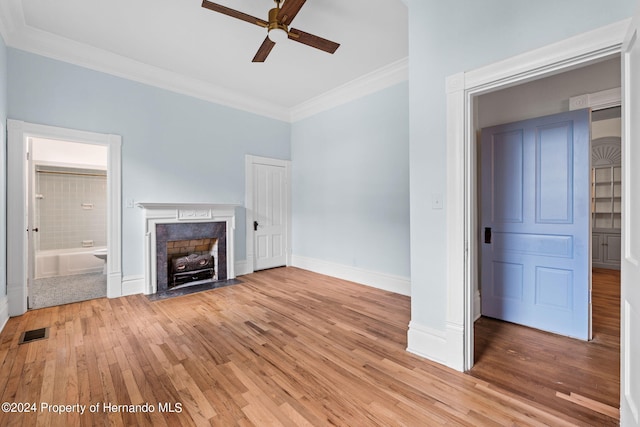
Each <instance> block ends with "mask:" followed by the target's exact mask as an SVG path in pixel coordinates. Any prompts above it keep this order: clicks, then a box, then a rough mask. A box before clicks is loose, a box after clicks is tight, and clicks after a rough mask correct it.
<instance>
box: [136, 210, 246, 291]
mask: <svg viewBox="0 0 640 427" xmlns="http://www.w3.org/2000/svg"><path fill="white" fill-rule="evenodd" d="M137 206H138V207H140V208H142V209H144V231H145V233H144V236H145V245H144V248H145V268H144V275H145V294H148V295H149V294H155V293H157V292H163V291H165V290H167V277H166V275H164V277H161V276H163V275H162V274H158V272H159V271H165V272H166V270H167V266H166V264H167V261H168V260H167V254H166V252H164V251H165V249H164V245H165V244H166V243H167V242H168V241H171V240H183V239H203V238H207V237H215V238H217V239H218V245H217V246H218V254H217V260H218V272H217V276H218V279H219V280H229V279H234V278H235V271H234V247H233V238H234V230H235V208H236V207H237V206H238V205H232V204H214V203H137ZM180 225H185V226H186V227H181V226H180ZM172 236H173V237H172ZM159 244H160V246H163V248H162V249H159ZM159 268H160V270H159ZM225 276H226V277H225Z"/></svg>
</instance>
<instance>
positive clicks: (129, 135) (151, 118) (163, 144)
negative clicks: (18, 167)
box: [8, 48, 291, 276]
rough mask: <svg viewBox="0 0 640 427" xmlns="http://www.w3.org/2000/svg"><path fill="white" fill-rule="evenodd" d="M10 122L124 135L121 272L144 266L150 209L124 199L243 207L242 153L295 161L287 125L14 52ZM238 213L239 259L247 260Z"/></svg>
mask: <svg viewBox="0 0 640 427" xmlns="http://www.w3.org/2000/svg"><path fill="white" fill-rule="evenodd" d="M8 79H9V82H10V85H9V91H8V100H9V104H8V105H9V111H8V116H9V118H11V119H15V120H23V121H27V122H31V123H38V124H45V125H52V126H59V127H65V128H72V129H79V130H88V131H92V132H100V133H111V134H118V135H121V136H122V197H123V212H122V221H123V224H122V225H123V275H124V276H135V275H141V274H142V273H143V269H144V261H143V258H144V249H143V216H142V211H141V209H139V208H126V207H124V206H126V204H125V203H124V202H125V201H127V200H129V199H133V200H135V201H142V202H214V203H238V204H242V205H243V204H244V193H245V188H244V174H245V171H244V156H245V154H254V155H258V156H265V157H273V158H279V159H290V150H291V142H290V132H291V126H290V124H288V123H285V122H281V121H277V120H273V119H268V118H264V117H261V116H258V115H255V114H250V113H246V112H242V111H239V110H235V109H231V108H227V107H224V106H220V105H217V104H213V103H211V102H207V101H203V100H199V99H195V98H192V97H188V96H184V95H179V94H176V93H173V92H169V91H166V90H162V89H158V88H155V87H151V86H147V85H144V84H140V83H136V82H133V81H130V80H125V79H122V78H118V77H114V76H111V75H108V74H104V73H100V72H96V71H92V70H89V69H86V68H82V67H78V66H74V65H70V64H68V63H64V62H60V61H56V60H52V59H48V58H45V57H42V56H38V55H34V54H31V53H27V52H24V51H20V50H16V49H13V48H9V49H8ZM244 218H245V212H244V209H238V210H237V225H238V227H237V228H236V235H235V243H236V254H235V255H236V261H240V260H244V259H246V247H245V246H246V243H245V240H246V238H245V230H244V223H245V221H244Z"/></svg>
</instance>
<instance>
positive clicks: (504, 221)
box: [480, 110, 590, 339]
mask: <svg viewBox="0 0 640 427" xmlns="http://www.w3.org/2000/svg"><path fill="white" fill-rule="evenodd" d="M589 123H590V113H589V111H588V110H580V111H572V112H568V113H562V114H557V115H553V116H547V117H540V118H536V119H531V120H525V121H522V122H516V123H509V124H505V125H500V126H494V127H491V128H486V129H483V131H482V140H481V175H482V188H481V194H480V198H481V206H482V208H481V219H480V226H481V234H482V235H481V240H480V242H481V243H480V245H481V246H482V248H481V257H482V260H481V298H482V314H483V315H485V316H489V317H494V318H497V319H502V320H506V321H509V322H513V323H518V324H522V325H526V326H531V327H534V328H537V329H542V330H545V331H550V332H554V333H558V334H562V335H567V336H572V337H576V338H581V339H589V321H590V320H589V313H590V309H589V305H590V284H589V281H590V280H589V278H590V275H589V236H590V224H589V203H590V197H589V191H590V181H589V179H590V177H589V151H590V148H589V130H590V126H589Z"/></svg>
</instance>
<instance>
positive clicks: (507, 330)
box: [470, 55, 621, 423]
mask: <svg viewBox="0 0 640 427" xmlns="http://www.w3.org/2000/svg"><path fill="white" fill-rule="evenodd" d="M620 75H621V72H620V57H619V55H615V56H613V57H611V58H609V59H607V60H604V61H597V62H596V63H591V64H589V65H586V66H584V67H581V68H577V69H573V70H571V71H567V72H565V73H560V74H555V75H553V76H549V77H544V78H542V79H537V80H534V81H531V82H527V83H524V84H521V85H518V86H513V87H509V88H506V89H502V90H499V91H493V92H489V93H484V94H481V95H478V96H476V97H475V98H474V111H475V112H476V114H475V116H474V117H475V123H474V124H475V129H476V131H475V134H476V135H478V134H479V129H481V128H485V127H488V126H492V125H495V124H502V123H508V122H511V121H517V120H525V119H531V118H533V117H538V116H541V115H546V114H555V113H559V112H562V111H568V110H569V109H570V107H572V105H571V102H570V98H571V97H572V96H575V95H582V94H584V93H593V92H601V91H605V90H609V89H611V88H617V87H619V86H620ZM522 99H527V102H526V103H523V102H522ZM529 100H531V102H530V101H529ZM586 106H588V105H585V107H586ZM619 112H620V108H619V106H618V107H612V106H611V105H605V106H604V107H602V108H598V109H597V110H595V109H594V111H593V112H592V117H591V120H592V121H591V128H592V135H591V136H592V149H591V165H590V168H591V174H590V175H591V178H592V179H591V182H590V185H591V189H590V191H589V192H590V194H591V203H590V206H589V207H587V206H585V207H584V209H585V210H586V209H589V213H587V212H586V211H585V212H583V213H584V214H585V215H587V216H589V217H590V221H591V227H590V229H591V243H592V245H591V248H592V249H591V252H592V264H593V267H604V268H613V271H611V270H594V271H593V275H592V269H591V265H589V266H588V267H587V268H588V277H589V282H590V283H592V286H591V289H592V293H591V294H592V299H591V302H592V306H591V310H590V319H591V316H592V318H593V322H592V323H591V327H592V328H593V338H594V339H593V341H591V342H583V341H579V340H575V339H571V338H566V337H559V336H553V335H552V334H548V333H544V332H541V331H538V330H530V329H529V328H526V327H522V326H518V325H514V324H509V323H505V322H502V321H497V320H494V319H490V318H485V317H481V311H480V307H481V304H482V287H481V286H480V285H481V284H480V280H479V277H481V272H475V273H474V275H475V278H476V279H475V280H476V284H477V287H476V288H475V292H474V295H475V299H474V309H475V312H474V320H476V322H475V329H474V331H475V332H474V337H473V345H474V352H473V353H474V361H473V363H474V364H475V365H474V368H473V369H472V370H471V371H470V374H471V375H473V376H477V377H479V378H482V379H485V380H487V381H492V383H493V382H495V383H496V384H500V385H501V386H503V387H505V388H510V389H511V391H513V392H514V393H516V394H519V395H526V396H528V397H529V398H531V399H532V400H536V401H545V404H546V405H548V406H549V407H553V405H554V400H557V399H564V400H570V401H572V402H573V403H575V404H576V405H578V406H577V407H576V408H577V409H576V411H580V410H583V411H584V412H585V415H584V416H585V417H589V416H602V419H590V422H595V423H601V422H605V423H606V422H610V421H611V420H612V419H613V420H616V419H618V418H619V415H618V414H617V410H616V408H617V407H618V403H619V398H620V395H619V387H620V376H619V365H617V364H616V363H611V362H608V364H606V366H601V367H600V368H596V369H591V370H589V369H586V368H585V367H588V366H591V365H592V360H593V359H594V358H598V357H601V358H602V359H603V360H616V359H618V357H619V352H620V342H619V329H620V312H619V306H620V275H619V272H617V271H615V269H616V258H617V260H618V263H617V269H618V270H619V259H620V253H621V252H620V226H621V222H620V212H621V209H620V202H621V191H620V180H621V175H620V160H621V154H620V135H621V123H620V119H619V117H620V115H619ZM616 116H617V117H616ZM616 138H617V152H616V145H615V141H614V140H615V139H616ZM478 144H479V143H476V144H475V145H474V146H473V147H472V150H473V151H474V152H475V153H479V152H480V150H479V148H478ZM476 156H477V157H475V158H479V154H477V155H476ZM598 159H600V160H598ZM604 163H607V164H606V165H605V164H604ZM475 170H476V171H478V174H477V176H475V177H473V178H472V179H474V180H475V181H476V182H479V179H480V178H479V171H480V170H481V167H480V165H479V164H478V163H476V165H475ZM605 178H606V179H605ZM474 185H475V184H474ZM475 188H477V190H476V191H477V194H476V196H475V198H476V200H479V201H481V200H482V197H483V196H482V191H481V189H480V186H479V185H478V186H477V187H475ZM585 190H586V189H585ZM476 206H478V209H479V206H480V202H478V203H477V204H476ZM477 215H478V218H479V215H480V213H479V211H478V213H477ZM476 223H477V224H479V221H477V220H476ZM605 223H606V224H607V226H606V227H605V225H604V224H605ZM605 228H606V229H605ZM478 233H479V231H478V230H476V234H478ZM616 237H617V238H616ZM605 238H606V239H607V242H608V244H609V245H610V246H611V247H610V250H609V251H608V252H606V254H609V255H608V256H605V257H604V258H603V255H602V251H605V250H606V249H607V248H608V247H607V245H602V244H601V243H602V242H604V239H605ZM477 243H478V248H477V251H476V253H477V254H478V255H479V254H480V252H481V251H480V246H481V245H482V243H481V238H480V237H479V238H478V240H477ZM475 265H477V266H478V267H477V268H478V270H480V269H481V268H482V267H481V263H480V262H479V259H478V260H476V264H475ZM616 313H617V314H616ZM478 319H479V320H478ZM533 343H535V344H533ZM567 354H570V355H571V356H570V358H566V357H565V355H567ZM572 371H574V372H575V371H580V375H579V376H576V375H573V376H571V375H569V376H567V375H565V373H568V372H572ZM491 372H494V373H495V372H501V375H499V377H500V378H498V377H492V374H491ZM545 399H546V400H545ZM594 407H595V408H599V411H596V412H599V414H598V415H593V414H590V413H589V411H592V410H593V408H594ZM585 408H586V409H585Z"/></svg>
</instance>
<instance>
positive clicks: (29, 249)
mask: <svg viewBox="0 0 640 427" xmlns="http://www.w3.org/2000/svg"><path fill="white" fill-rule="evenodd" d="M7 130H8V132H7V134H8V143H7V184H8V185H7V205H10V206H11V209H9V210H8V211H7V244H8V247H10V248H11V251H8V252H7V299H8V309H9V316H20V315H22V314H24V313H25V312H26V311H27V309H28V296H30V294H31V292H30V288H31V286H32V285H33V281H34V275H35V270H36V268H35V250H34V242H35V240H36V238H38V239H39V238H40V237H37V236H38V234H39V233H40V227H39V226H38V224H36V222H35V210H34V207H35V206H36V205H37V203H39V202H42V201H44V200H46V199H44V197H46V196H45V195H44V194H43V193H36V192H35V186H34V183H35V181H36V169H35V167H32V166H31V164H32V163H34V162H33V161H32V157H31V156H32V154H33V153H32V142H33V140H37V139H42V140H48V141H58V142H62V141H65V142H71V143H78V144H80V145H77V146H74V149H80V148H81V147H84V148H89V147H90V146H98V147H102V148H103V149H106V169H104V170H101V169H100V167H96V165H95V164H94V163H95V162H94V161H91V160H90V161H88V162H89V163H88V164H82V165H81V166H82V167H80V168H78V167H77V166H79V165H77V164H73V162H72V164H65V162H68V160H59V163H57V164H46V161H45V162H44V163H45V164H42V165H40V166H39V167H40V168H41V172H40V173H39V175H40V174H42V173H44V172H54V173H51V174H47V176H49V175H55V176H56V177H57V178H61V177H64V179H65V180H67V181H69V180H72V179H74V180H75V179H77V178H79V176H78V175H79V174H80V173H83V174H84V175H82V177H83V178H86V176H85V175H104V174H105V170H106V214H105V215H106V220H105V222H106V238H105V240H103V241H106V245H104V246H98V243H99V240H100V239H102V238H98V237H96V238H95V239H94V238H92V237H82V238H80V246H82V243H83V240H86V242H84V243H85V245H86V246H87V248H86V249H90V244H91V240H93V245H94V246H93V247H94V248H95V249H93V250H92V251H96V252H97V249H102V250H101V251H100V252H101V253H96V254H93V253H92V254H91V257H90V258H89V259H91V262H95V263H102V264H99V265H102V266H103V267H102V269H103V270H102V271H103V272H104V271H105V270H104V268H105V267H104V265H105V263H104V262H103V259H104V258H105V256H104V253H105V246H106V273H104V274H105V277H104V278H106V282H107V285H106V296H107V297H109V298H116V297H119V296H122V271H121V263H122V257H121V248H122V232H121V230H122V220H121V219H122V202H121V199H122V196H121V194H122V190H121V145H122V138H121V137H120V136H119V135H111V134H102V133H94V132H87V131H80V130H75V129H68V128H60V127H55V126H48V125H40V124H34V123H27V122H22V121H19V120H7ZM49 147H51V146H49ZM59 154H60V153H59ZM50 161H51V160H50ZM53 163H55V161H54V162H53ZM92 178H95V179H97V180H102V179H104V178H103V177H101V176H94V177H92ZM70 185H71V184H69V182H67V186H70ZM55 186H56V185H55V184H54V188H55ZM59 186H63V184H59ZM36 194H41V195H42V196H43V199H39V200H36ZM51 194H53V193H51ZM31 196H33V197H31ZM50 197H51V198H55V197H56V196H50ZM49 201H52V200H49ZM60 203H62V202H61V201H60ZM60 203H59V204H58V205H54V208H53V212H54V213H57V214H59V215H62V212H61V211H60V209H61V205H60ZM74 203H75V204H76V205H79V206H80V209H81V210H86V211H92V210H93V211H95V210H96V209H95V208H96V206H97V202H95V203H93V202H91V201H87V200H82V201H81V200H80V199H78V200H76V201H75V202H74ZM76 207H77V206H76ZM83 208H84V209H83ZM56 209H57V210H56ZM83 213H87V212H83ZM78 224H79V222H76V223H74V226H75V227H74V231H77V230H76V229H78V228H80V227H78ZM48 227H49V225H47V228H48ZM36 230H37V231H36ZM50 231H51V230H50ZM58 233H59V235H58V236H57V237H59V238H60V239H62V237H60V235H61V234H62V233H61V231H60V230H58ZM74 238H75V239H76V240H77V239H78V238H79V237H77V236H76V237H74ZM94 258H95V260H94ZM55 259H56V261H55V262H59V260H58V258H57V256H56V258H55ZM63 263H64V261H63ZM70 264H71V265H72V266H76V265H78V263H76V262H75V261H73V262H71V263H70ZM56 268H57V267H56ZM73 268H75V267H73ZM73 268H71V269H73ZM96 269H97V268H96ZM46 270H47V269H46V268H44V269H43V270H41V271H46ZM103 272H100V273H99V274H103ZM104 278H103V279H104Z"/></svg>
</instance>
